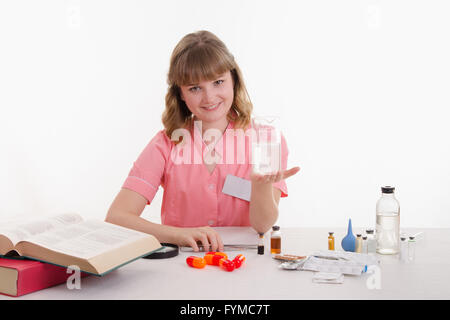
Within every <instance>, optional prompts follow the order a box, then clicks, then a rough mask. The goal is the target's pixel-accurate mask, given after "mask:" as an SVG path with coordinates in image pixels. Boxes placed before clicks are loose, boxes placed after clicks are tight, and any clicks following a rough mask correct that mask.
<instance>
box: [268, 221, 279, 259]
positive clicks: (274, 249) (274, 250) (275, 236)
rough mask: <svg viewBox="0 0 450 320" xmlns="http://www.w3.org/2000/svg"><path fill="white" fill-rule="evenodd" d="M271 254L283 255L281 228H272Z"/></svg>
mask: <svg viewBox="0 0 450 320" xmlns="http://www.w3.org/2000/svg"><path fill="white" fill-rule="evenodd" d="M270 253H271V254H280V253H281V231H280V227H279V226H273V227H272V233H271V234H270Z"/></svg>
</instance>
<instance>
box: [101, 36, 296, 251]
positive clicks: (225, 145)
mask: <svg viewBox="0 0 450 320" xmlns="http://www.w3.org/2000/svg"><path fill="white" fill-rule="evenodd" d="M167 82H168V85H169V88H168V92H167V94H166V108H165V111H164V113H163V115H162V122H163V125H164V128H165V129H164V130H161V131H159V132H158V133H157V134H156V135H155V136H154V137H153V139H152V140H151V141H150V142H149V144H148V145H147V146H146V147H145V149H144V150H143V151H142V153H141V154H140V156H139V157H138V159H137V160H136V161H135V162H134V165H133V167H132V168H131V170H130V172H129V175H128V177H127V179H126V180H125V182H124V184H123V186H122V189H121V190H120V192H119V194H118V195H117V196H116V198H115V199H114V201H113V203H112V205H111V207H110V209H109V211H108V214H107V217H106V221H108V222H111V223H115V224H118V225H122V226H125V227H128V228H132V229H135V230H139V231H142V232H146V233H150V234H152V235H154V236H155V237H156V238H157V239H158V240H159V241H160V242H168V243H174V244H178V245H188V246H191V247H192V248H193V249H194V251H198V250H199V248H198V243H201V244H202V245H203V246H204V249H205V250H206V251H208V250H213V251H215V250H223V243H222V240H221V238H220V236H219V234H218V233H217V232H216V231H215V230H214V229H213V228H211V227H214V226H252V227H253V228H254V229H255V230H256V231H257V232H260V233H264V232H266V231H267V230H269V229H270V228H271V226H272V225H273V224H274V223H275V221H276V220H277V218H278V203H279V199H280V197H286V196H287V187H286V183H285V181H284V180H285V179H286V178H288V177H290V176H292V175H294V174H296V173H297V172H298V171H299V170H300V168H298V167H294V168H292V169H290V170H286V165H287V155H288V150H287V146H286V142H285V140H284V138H282V140H281V170H279V171H277V172H275V173H273V174H265V175H262V174H256V173H254V172H253V171H252V164H251V162H250V161H249V152H248V148H249V147H248V146H249V143H248V136H245V137H244V140H245V139H247V140H245V143H239V142H237V141H240V142H242V141H243V140H239V139H240V138H239V135H237V134H236V132H238V130H242V131H241V132H243V130H246V129H249V128H251V127H252V121H251V113H252V104H251V102H250V99H249V97H248V94H247V91H246V88H245V85H244V82H243V77H242V74H241V71H240V69H239V67H238V65H237V63H236V62H235V60H234V57H233V55H232V54H231V53H230V52H229V51H228V49H227V48H226V46H225V44H224V43H223V42H222V41H221V40H220V39H218V38H217V37H216V36H215V35H214V34H212V33H211V32H208V31H198V32H195V33H191V34H188V35H186V36H185V37H183V38H182V39H181V41H180V42H179V43H178V44H177V46H176V47H175V49H174V51H173V53H172V56H171V60H170V68H169V73H168V79H167ZM180 132H181V134H180ZM211 132H212V133H213V134H211ZM229 132H232V134H228V133H229ZM241 137H242V136H241ZM230 146H231V147H230ZM181 149H182V151H180V150H181ZM236 150H237V151H236ZM232 151H235V152H236V154H233V152H232ZM230 159H231V161H230ZM225 160H226V161H225ZM229 175H231V176H234V177H238V178H242V179H245V180H247V181H251V193H250V194H251V195H250V199H247V200H244V199H243V197H239V196H232V195H230V194H227V193H224V192H222V189H223V186H224V183H225V181H226V179H227V176H229ZM160 185H161V186H162V187H163V188H164V194H163V200H162V207H161V222H162V224H157V223H152V222H150V221H148V220H146V219H144V218H141V217H140V215H141V214H142V211H143V210H144V208H145V206H146V205H147V204H150V203H151V201H152V200H153V197H154V196H155V194H156V192H157V190H158V188H159V186H160ZM248 200H250V201H248Z"/></svg>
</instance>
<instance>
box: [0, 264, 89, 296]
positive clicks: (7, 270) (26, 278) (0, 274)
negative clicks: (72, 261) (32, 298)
mask: <svg viewBox="0 0 450 320" xmlns="http://www.w3.org/2000/svg"><path fill="white" fill-rule="evenodd" d="M71 275H73V272H72V273H67V268H63V267H59V266H55V265H52V264H48V263H43V262H39V261H34V260H19V259H7V258H0V293H2V294H5V295H8V296H12V297H19V296H22V295H24V294H27V293H30V292H34V291H38V290H41V289H45V288H48V287H51V286H54V285H57V284H61V283H64V282H66V281H67V278H68V277H70V276H71ZM80 275H81V276H84V275H86V274H84V273H83V272H82V273H81V274H80Z"/></svg>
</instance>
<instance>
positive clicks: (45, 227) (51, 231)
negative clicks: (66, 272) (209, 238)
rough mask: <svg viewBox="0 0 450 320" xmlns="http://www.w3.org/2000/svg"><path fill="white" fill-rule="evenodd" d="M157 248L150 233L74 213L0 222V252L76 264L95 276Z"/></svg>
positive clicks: (59, 263)
mask: <svg viewBox="0 0 450 320" xmlns="http://www.w3.org/2000/svg"><path fill="white" fill-rule="evenodd" d="M161 248H162V246H161V244H160V243H159V241H158V240H157V239H156V238H155V237H154V236H152V235H150V234H146V233H143V232H139V231H136V230H132V229H127V228H124V227H121V226H118V225H114V224H111V223H108V222H104V221H96V220H86V221H83V218H82V217H81V216H80V215H78V214H76V213H66V214H61V215H57V216H54V217H51V218H47V219H41V220H36V221H32V222H25V223H23V222H22V223H18V222H9V223H3V222H0V255H3V256H7V257H13V256H17V255H19V256H22V257H26V258H30V259H33V260H38V261H42V262H47V263H51V264H55V265H58V266H64V267H68V266H78V267H79V268H80V270H81V271H84V272H87V273H90V274H93V275H97V276H102V275H105V274H106V273H108V272H110V271H112V270H114V269H117V268H118V267H120V266H122V265H124V264H127V263H129V262H131V261H134V260H136V259H139V258H141V257H143V256H146V255H148V254H150V253H152V252H154V251H157V250H159V249H161Z"/></svg>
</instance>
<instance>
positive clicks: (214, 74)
mask: <svg viewBox="0 0 450 320" xmlns="http://www.w3.org/2000/svg"><path fill="white" fill-rule="evenodd" d="M233 68H234V65H233V63H232V61H229V58H228V56H227V55H225V54H223V49H222V48H217V47H214V46H210V45H197V46H194V47H192V48H190V50H186V51H185V52H183V53H182V54H181V55H180V57H179V58H178V61H177V63H176V64H175V66H174V70H173V71H174V74H173V81H174V82H175V83H176V84H178V85H180V86H187V85H192V84H197V83H199V82H201V81H208V80H214V79H217V78H218V77H219V76H221V75H222V74H224V73H225V72H227V71H229V70H231V69H233Z"/></svg>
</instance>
